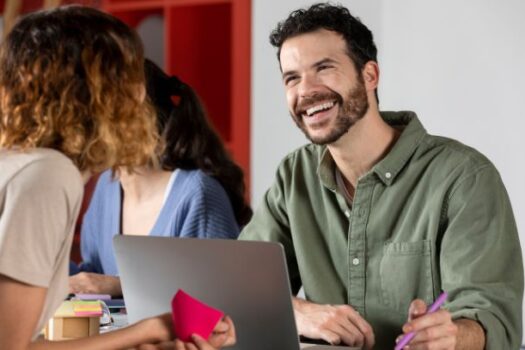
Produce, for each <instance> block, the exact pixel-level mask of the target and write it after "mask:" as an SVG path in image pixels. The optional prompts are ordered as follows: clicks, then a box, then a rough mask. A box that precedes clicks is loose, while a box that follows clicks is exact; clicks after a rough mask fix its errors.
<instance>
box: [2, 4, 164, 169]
mask: <svg viewBox="0 0 525 350" xmlns="http://www.w3.org/2000/svg"><path fill="white" fill-rule="evenodd" d="M143 62H144V56H143V48H142V43H141V41H140V39H139V38H138V36H137V34H136V33H135V32H134V31H133V30H131V29H130V28H129V27H128V26H126V25H125V24H124V23H122V22H121V21H119V20H118V19H116V18H114V17H112V16H110V15H108V14H105V13H103V12H100V11H98V10H96V9H93V8H89V7H81V6H67V7H60V8H57V9H54V10H50V11H41V12H36V13H33V14H30V15H28V16H26V17H24V18H22V19H21V20H20V21H19V22H18V23H17V24H16V26H15V27H14V28H13V30H12V31H11V32H10V33H9V35H8V36H7V38H6V40H5V42H4V43H3V45H2V48H1V51H0V69H1V70H0V147H4V148H19V149H29V148H33V147H46V148H53V149H56V150H58V151H60V152H62V153H64V154H65V155H66V156H67V157H69V158H70V159H72V161H73V162H74V163H75V164H76V165H77V166H78V168H79V169H80V170H81V171H84V170H89V171H92V172H98V171H101V170H104V169H108V168H112V169H114V170H116V169H117V168H119V167H127V168H128V169H131V168H133V167H136V166H142V165H147V164H150V163H151V162H152V161H153V160H154V159H155V158H156V156H155V153H156V152H155V151H156V148H157V147H158V145H159V142H158V141H159V137H158V135H157V132H156V124H155V112H154V109H153V108H152V107H151V106H150V105H149V104H148V103H147V102H145V99H144V95H145V85H144V84H145V82H144V68H143Z"/></svg>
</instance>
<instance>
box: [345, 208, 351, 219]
mask: <svg viewBox="0 0 525 350" xmlns="http://www.w3.org/2000/svg"><path fill="white" fill-rule="evenodd" d="M345 215H346V217H347V218H349V217H350V212H349V211H348V210H345Z"/></svg>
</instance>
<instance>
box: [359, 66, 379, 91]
mask: <svg viewBox="0 0 525 350" xmlns="http://www.w3.org/2000/svg"><path fill="white" fill-rule="evenodd" d="M361 75H362V77H363V81H364V83H365V87H366V90H367V91H373V90H375V89H376V88H377V85H378V84H379V65H378V64H377V62H375V61H368V62H366V63H365V65H364V67H363V69H362V70H361Z"/></svg>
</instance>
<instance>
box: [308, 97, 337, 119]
mask: <svg viewBox="0 0 525 350" xmlns="http://www.w3.org/2000/svg"><path fill="white" fill-rule="evenodd" d="M334 104H335V103H334V102H333V101H332V102H326V103H323V104H320V105H317V106H314V107H311V108H308V109H307V110H306V115H307V116H309V117H310V116H312V114H314V113H317V112H319V111H322V110H325V109H330V108H332V107H333V106H334Z"/></svg>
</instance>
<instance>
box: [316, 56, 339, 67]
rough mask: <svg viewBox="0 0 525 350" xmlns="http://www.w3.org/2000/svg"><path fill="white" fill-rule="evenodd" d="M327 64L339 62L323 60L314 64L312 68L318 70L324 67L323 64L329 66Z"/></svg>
mask: <svg viewBox="0 0 525 350" xmlns="http://www.w3.org/2000/svg"><path fill="white" fill-rule="evenodd" d="M327 63H338V62H337V61H336V60H334V59H332V58H323V59H322V60H320V61H317V62H315V63H314V64H312V67H313V68H317V67H319V66H322V65H323V64H327Z"/></svg>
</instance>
